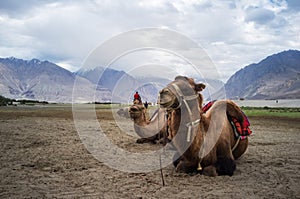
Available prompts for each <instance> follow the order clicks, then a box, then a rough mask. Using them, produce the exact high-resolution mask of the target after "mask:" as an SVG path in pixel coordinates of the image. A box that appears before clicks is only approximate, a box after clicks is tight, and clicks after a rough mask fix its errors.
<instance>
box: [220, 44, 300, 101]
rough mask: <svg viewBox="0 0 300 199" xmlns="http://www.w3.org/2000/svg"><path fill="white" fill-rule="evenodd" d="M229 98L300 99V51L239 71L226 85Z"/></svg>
mask: <svg viewBox="0 0 300 199" xmlns="http://www.w3.org/2000/svg"><path fill="white" fill-rule="evenodd" d="M225 90H226V95H227V98H245V99H300V51H297V50H288V51H283V52H280V53H278V54H274V55H271V56H268V57H267V58H265V59H264V60H262V61H261V62H259V63H256V64H250V65H248V66H246V67H245V68H243V69H241V70H239V71H237V72H236V73H235V74H234V75H232V76H231V77H230V79H229V80H228V81H227V83H226V84H225Z"/></svg>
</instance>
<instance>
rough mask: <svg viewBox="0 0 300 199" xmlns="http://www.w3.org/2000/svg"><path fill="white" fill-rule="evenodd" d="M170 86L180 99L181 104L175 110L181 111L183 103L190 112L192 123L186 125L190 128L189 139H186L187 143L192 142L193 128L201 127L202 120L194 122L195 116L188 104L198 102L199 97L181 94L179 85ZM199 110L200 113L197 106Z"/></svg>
mask: <svg viewBox="0 0 300 199" xmlns="http://www.w3.org/2000/svg"><path fill="white" fill-rule="evenodd" d="M169 86H172V87H173V88H174V90H175V92H176V94H177V95H176V96H177V98H178V101H179V104H178V106H177V107H175V108H173V109H174V110H176V109H179V108H180V107H181V106H182V103H184V104H185V106H186V108H187V111H188V114H189V118H190V122H188V123H186V124H185V125H186V127H187V128H188V133H187V137H186V141H187V142H190V141H191V133H192V128H193V127H195V126H197V125H199V123H200V118H199V119H197V120H194V121H193V114H192V110H191V108H190V106H189V104H188V101H191V100H196V99H198V97H199V95H197V94H193V95H189V96H185V95H183V93H182V92H181V89H180V88H179V86H178V85H177V84H175V83H174V84H169ZM197 109H198V111H199V112H200V110H199V106H197Z"/></svg>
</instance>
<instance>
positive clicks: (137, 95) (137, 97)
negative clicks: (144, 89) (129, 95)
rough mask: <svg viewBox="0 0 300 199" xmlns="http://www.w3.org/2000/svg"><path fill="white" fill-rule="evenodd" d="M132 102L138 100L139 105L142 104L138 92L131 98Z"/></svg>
mask: <svg viewBox="0 0 300 199" xmlns="http://www.w3.org/2000/svg"><path fill="white" fill-rule="evenodd" d="M133 98H134V99H133V101H135V100H138V101H139V102H140V103H142V99H141V96H140V95H139V92H137V91H136V92H135V94H134V96H133Z"/></svg>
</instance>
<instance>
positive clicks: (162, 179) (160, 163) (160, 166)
mask: <svg viewBox="0 0 300 199" xmlns="http://www.w3.org/2000/svg"><path fill="white" fill-rule="evenodd" d="M157 113H158V115H157V117H158V122H157V126H158V128H157V129H159V110H158V112H157ZM164 120H165V118H164ZM158 138H159V139H158V140H160V139H161V135H160V132H158ZM163 139H165V138H163ZM164 142H165V141H163V144H164ZM163 152H164V153H165V148H164V149H163ZM159 169H160V176H161V181H162V185H163V187H164V186H165V179H164V174H163V170H162V162H161V153H159Z"/></svg>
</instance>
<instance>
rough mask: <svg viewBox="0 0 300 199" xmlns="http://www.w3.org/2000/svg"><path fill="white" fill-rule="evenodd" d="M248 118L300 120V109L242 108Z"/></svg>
mask: <svg viewBox="0 0 300 199" xmlns="http://www.w3.org/2000/svg"><path fill="white" fill-rule="evenodd" d="M241 108H242V110H243V111H244V113H245V114H246V115H247V116H250V117H251V116H253V117H255V116H266V117H289V118H300V108H270V107H241Z"/></svg>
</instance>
